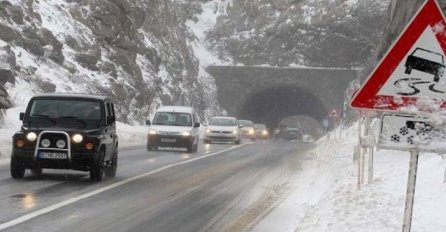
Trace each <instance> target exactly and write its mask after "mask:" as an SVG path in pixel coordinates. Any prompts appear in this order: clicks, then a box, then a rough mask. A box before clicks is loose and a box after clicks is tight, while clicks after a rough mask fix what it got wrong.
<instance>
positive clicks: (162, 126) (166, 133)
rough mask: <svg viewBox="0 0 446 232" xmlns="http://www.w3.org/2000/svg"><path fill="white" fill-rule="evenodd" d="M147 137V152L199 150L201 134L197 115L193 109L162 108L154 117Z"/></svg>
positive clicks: (184, 107) (179, 107) (181, 107)
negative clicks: (167, 148) (177, 149)
mask: <svg viewBox="0 0 446 232" xmlns="http://www.w3.org/2000/svg"><path fill="white" fill-rule="evenodd" d="M146 124H147V125H149V126H150V128H149V133H148V136H147V150H148V151H154V150H155V151H156V150H158V148H159V147H176V148H186V149H187V152H194V151H197V149H198V139H199V132H198V128H199V127H200V123H199V122H198V118H197V114H196V112H195V110H194V109H193V108H192V107H186V106H162V107H160V108H159V109H158V110H157V111H156V113H155V116H154V117H153V122H152V123H150V121H147V122H146Z"/></svg>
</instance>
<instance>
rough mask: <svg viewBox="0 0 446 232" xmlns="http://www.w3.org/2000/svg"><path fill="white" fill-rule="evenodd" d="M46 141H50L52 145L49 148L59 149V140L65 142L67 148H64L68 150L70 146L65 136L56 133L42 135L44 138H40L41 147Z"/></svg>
mask: <svg viewBox="0 0 446 232" xmlns="http://www.w3.org/2000/svg"><path fill="white" fill-rule="evenodd" d="M44 139H48V140H49V141H50V142H51V144H50V146H49V147H48V148H59V147H57V145H56V144H57V141H58V140H62V141H64V142H65V146H64V147H62V148H67V146H68V141H67V136H66V135H64V134H55V133H45V134H42V136H41V137H40V141H39V145H40V146H41V142H42V140H44Z"/></svg>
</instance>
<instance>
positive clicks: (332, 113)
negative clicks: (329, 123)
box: [328, 108, 340, 118]
mask: <svg viewBox="0 0 446 232" xmlns="http://www.w3.org/2000/svg"><path fill="white" fill-rule="evenodd" d="M328 117H330V118H339V117H340V116H339V113H338V111H336V108H332V109H331V110H330V113H329V114H328Z"/></svg>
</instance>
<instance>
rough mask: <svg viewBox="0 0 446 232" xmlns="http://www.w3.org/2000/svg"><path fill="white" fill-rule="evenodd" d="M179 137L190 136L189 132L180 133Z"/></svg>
mask: <svg viewBox="0 0 446 232" xmlns="http://www.w3.org/2000/svg"><path fill="white" fill-rule="evenodd" d="M181 135H183V136H185V137H186V136H190V132H189V131H184V132H183V133H181Z"/></svg>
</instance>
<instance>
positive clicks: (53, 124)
mask: <svg viewBox="0 0 446 232" xmlns="http://www.w3.org/2000/svg"><path fill="white" fill-rule="evenodd" d="M20 120H22V121H23V125H22V127H21V129H20V131H19V132H17V133H16V134H14V136H13V149H12V156H11V176H12V177H13V178H15V179H17V178H23V177H24V174H25V170H26V169H31V172H32V173H34V174H40V173H42V169H44V168H49V169H73V170H79V171H89V172H90V179H91V180H92V181H100V180H102V178H103V176H104V174H105V176H107V177H114V176H115V175H116V169H117V164H118V136H117V135H116V123H115V112H114V105H113V103H112V102H111V100H110V99H109V98H107V97H102V96H94V95H80V94H45V95H38V96H35V97H33V98H31V100H30V101H29V104H28V107H27V108H26V112H25V113H21V114H20Z"/></svg>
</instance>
